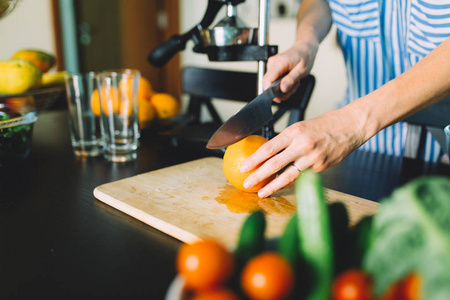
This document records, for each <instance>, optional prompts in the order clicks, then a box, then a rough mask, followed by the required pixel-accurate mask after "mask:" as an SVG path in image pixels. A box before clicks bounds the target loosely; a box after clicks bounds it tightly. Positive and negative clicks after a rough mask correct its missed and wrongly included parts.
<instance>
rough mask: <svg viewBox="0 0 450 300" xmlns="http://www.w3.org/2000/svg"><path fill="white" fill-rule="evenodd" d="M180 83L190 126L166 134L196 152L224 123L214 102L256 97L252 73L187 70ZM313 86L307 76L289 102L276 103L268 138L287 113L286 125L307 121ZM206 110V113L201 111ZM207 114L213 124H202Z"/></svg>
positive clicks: (177, 127)
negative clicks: (194, 148) (191, 146)
mask: <svg viewBox="0 0 450 300" xmlns="http://www.w3.org/2000/svg"><path fill="white" fill-rule="evenodd" d="M181 81H182V91H183V93H184V94H186V95H188V97H189V100H188V101H189V103H188V107H187V111H186V116H188V118H187V119H189V122H185V123H183V124H179V125H178V126H176V127H174V128H173V129H171V130H169V131H166V132H164V133H163V134H164V135H165V136H168V137H170V139H171V141H172V144H173V145H175V146H178V145H181V144H183V145H184V146H186V145H195V146H197V148H200V149H205V147H206V144H207V143H208V140H209V139H210V137H211V136H212V135H213V134H214V132H215V131H216V130H217V129H218V128H219V127H220V126H221V125H222V124H223V122H224V120H222V119H221V117H220V115H219V113H218V110H217V108H216V107H215V105H214V103H213V99H223V100H230V101H238V102H243V103H248V102H249V101H251V100H252V99H253V98H255V97H256V96H257V74H256V73H251V72H238V71H226V70H215V69H206V68H198V67H186V68H184V69H183V70H182V74H181ZM314 85H315V78H314V76H313V75H308V76H307V77H305V78H303V79H302V81H301V84H300V87H299V88H298V89H297V91H296V92H295V94H293V95H292V96H291V97H290V98H289V99H287V100H286V101H283V102H282V103H280V104H277V103H274V106H275V107H276V111H275V112H274V118H273V120H272V121H271V122H270V123H269V124H268V126H267V127H266V134H265V135H267V130H268V131H269V133H268V134H269V135H270V134H271V135H272V136H273V135H275V134H276V133H275V132H274V130H273V128H274V127H273V126H274V124H275V123H276V122H277V121H278V120H280V118H281V117H282V116H283V115H284V114H285V113H289V118H288V124H286V125H290V124H293V123H295V122H298V121H301V120H303V119H304V116H305V110H306V107H307V105H308V102H309V100H310V98H311V94H312V91H313V89H314ZM203 107H204V108H206V110H205V109H202V108H203ZM204 111H206V112H207V113H208V114H209V115H210V119H211V121H207V122H204V121H202V120H203V119H204V118H203V116H202V112H204ZM225 121H226V120H225ZM256 134H257V133H256ZM260 134H262V133H260ZM222 152H223V151H222Z"/></svg>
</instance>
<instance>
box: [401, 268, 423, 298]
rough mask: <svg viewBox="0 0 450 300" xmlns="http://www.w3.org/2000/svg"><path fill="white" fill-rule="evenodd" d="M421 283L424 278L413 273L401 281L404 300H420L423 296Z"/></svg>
mask: <svg viewBox="0 0 450 300" xmlns="http://www.w3.org/2000/svg"><path fill="white" fill-rule="evenodd" d="M421 281H422V278H421V277H420V276H419V275H418V274H416V273H411V274H409V275H408V276H406V277H405V278H404V279H403V280H402V281H401V290H402V295H403V299H404V300H420V299H422V297H421V296H420V295H421Z"/></svg>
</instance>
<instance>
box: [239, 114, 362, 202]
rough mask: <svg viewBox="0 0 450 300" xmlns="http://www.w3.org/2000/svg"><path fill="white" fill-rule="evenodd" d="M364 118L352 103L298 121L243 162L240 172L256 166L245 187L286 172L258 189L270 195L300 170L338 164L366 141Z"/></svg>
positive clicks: (293, 177) (282, 186)
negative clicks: (309, 118) (282, 170)
mask: <svg viewBox="0 0 450 300" xmlns="http://www.w3.org/2000/svg"><path fill="white" fill-rule="evenodd" d="M363 128H364V118H363V116H361V115H360V114H359V113H358V111H357V110H356V109H353V108H351V107H349V106H347V107H346V108H342V109H340V110H335V111H331V112H328V113H325V114H322V115H320V116H318V117H316V118H314V119H311V120H308V121H302V122H298V123H295V124H293V125H291V126H289V127H288V128H286V129H285V130H283V131H282V132H281V133H280V134H279V135H277V136H276V137H274V138H273V139H272V140H270V141H269V142H267V143H265V144H264V145H263V146H261V147H260V148H259V149H258V150H257V151H256V152H255V153H254V154H253V155H251V156H250V157H249V158H247V159H246V160H245V161H244V162H243V163H242V165H241V172H247V171H250V170H253V169H254V168H257V166H259V167H258V168H257V169H256V171H255V172H253V173H252V174H251V175H250V176H249V177H248V178H247V179H246V180H245V182H244V186H245V187H246V188H250V187H252V186H254V185H256V184H257V183H259V182H260V181H261V180H263V179H264V178H267V177H269V176H271V175H272V174H276V173H277V172H278V171H280V170H281V169H283V168H284V167H286V166H287V165H288V164H290V163H292V162H293V164H294V166H295V167H294V166H288V167H287V168H286V169H285V170H284V172H283V173H281V174H280V175H279V176H277V177H276V178H275V179H273V180H272V181H271V182H269V183H268V184H267V185H265V186H264V187H263V188H262V189H261V190H259V192H258V196H259V197H261V198H264V197H268V196H270V195H272V194H273V193H274V192H276V191H278V190H279V189H281V188H284V187H287V186H290V185H291V184H292V183H293V182H294V181H295V179H296V178H297V176H298V175H299V174H300V172H301V171H299V170H306V169H308V168H312V169H313V170H314V171H316V172H320V171H323V170H325V169H327V168H329V167H331V166H334V165H336V164H337V163H339V162H340V161H342V160H343V159H344V158H345V157H347V156H348V155H349V154H350V153H351V152H352V151H353V150H355V149H356V148H358V147H359V146H361V145H362V144H363V143H364V142H365V141H366V137H365V133H364V132H363V131H362V129H363Z"/></svg>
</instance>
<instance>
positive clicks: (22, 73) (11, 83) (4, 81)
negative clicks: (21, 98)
mask: <svg viewBox="0 0 450 300" xmlns="http://www.w3.org/2000/svg"><path fill="white" fill-rule="evenodd" d="M41 78H42V73H41V71H39V69H38V68H37V67H36V66H35V65H33V64H32V63H30V62H29V61H26V60H23V59H10V60H4V61H0V93H3V94H15V93H23V92H26V91H28V90H29V89H31V88H33V87H36V86H39V85H40V83H41Z"/></svg>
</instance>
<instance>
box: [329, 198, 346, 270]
mask: <svg viewBox="0 0 450 300" xmlns="http://www.w3.org/2000/svg"><path fill="white" fill-rule="evenodd" d="M328 213H329V215H330V230H331V239H332V241H333V251H334V252H333V257H334V259H333V260H334V275H337V274H339V273H341V272H342V271H344V270H346V269H348V267H349V266H350V264H351V260H352V256H351V255H349V251H350V249H351V248H352V247H350V230H349V216H348V212H347V208H346V207H345V205H344V204H343V203H342V202H333V203H331V204H329V205H328Z"/></svg>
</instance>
